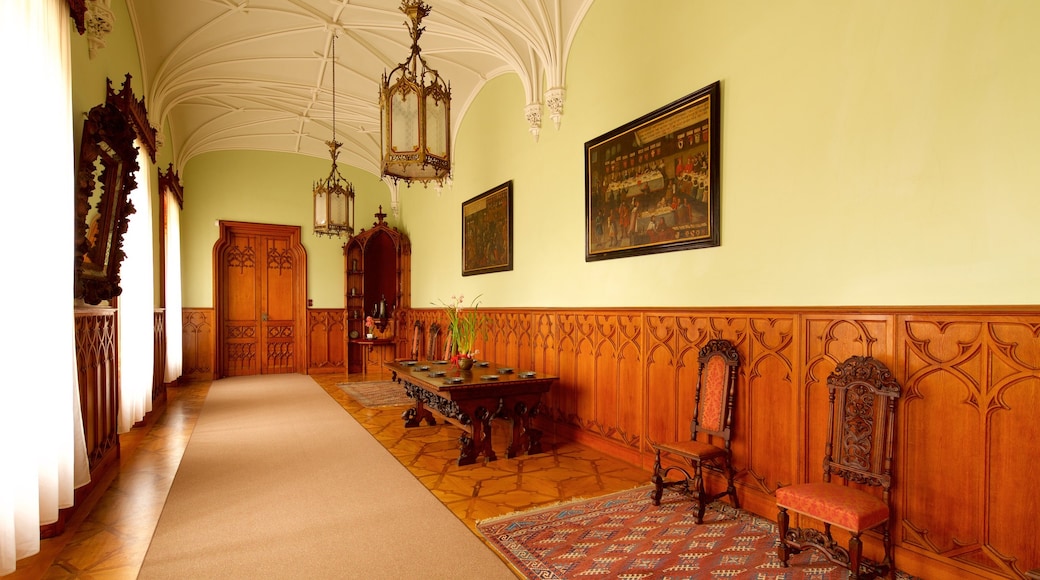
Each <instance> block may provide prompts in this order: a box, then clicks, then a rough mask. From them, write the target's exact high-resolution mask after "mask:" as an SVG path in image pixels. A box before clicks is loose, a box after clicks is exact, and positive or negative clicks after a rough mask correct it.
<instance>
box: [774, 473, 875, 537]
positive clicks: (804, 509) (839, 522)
mask: <svg viewBox="0 0 1040 580" xmlns="http://www.w3.org/2000/svg"><path fill="white" fill-rule="evenodd" d="M776 505H777V506H779V507H785V508H787V509H789V510H792V511H796V512H798V513H801V514H805V515H807V516H810V517H813V518H815V519H818V520H820V521H824V522H828V523H830V524H833V525H835V526H838V527H839V528H844V529H846V530H849V531H850V532H859V531H862V530H869V529H871V528H873V527H874V526H876V525H878V524H880V523H882V522H884V521H885V520H887V519H888V504H886V503H885V502H883V501H881V499H879V498H877V497H875V496H873V495H871V494H869V493H867V492H865V491H860V490H858V489H855V488H851V487H845V486H844V485H840V484H837V483H806V484H801V485H791V486H788V487H781V488H780V489H778V490H776Z"/></svg>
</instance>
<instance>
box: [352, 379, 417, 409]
mask: <svg viewBox="0 0 1040 580" xmlns="http://www.w3.org/2000/svg"><path fill="white" fill-rule="evenodd" d="M336 386H337V387H339V388H341V389H343V391H344V392H345V393H347V394H348V395H350V396H351V397H352V398H353V399H354V400H355V401H357V402H359V403H361V404H362V405H364V406H366V407H368V408H373V407H399V406H401V405H411V404H412V403H413V401H412V399H409V398H408V395H406V394H404V387H402V386H401V385H400V384H398V383H394V382H391V381H372V382H368V383H337V384H336Z"/></svg>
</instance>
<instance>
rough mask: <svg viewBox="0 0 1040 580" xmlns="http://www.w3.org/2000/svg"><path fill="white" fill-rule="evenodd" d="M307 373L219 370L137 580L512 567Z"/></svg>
mask: <svg viewBox="0 0 1040 580" xmlns="http://www.w3.org/2000/svg"><path fill="white" fill-rule="evenodd" d="M515 577H516V576H515V575H514V574H513V573H512V572H511V571H510V569H509V567H508V566H507V565H506V564H505V563H504V562H502V560H501V559H500V558H499V557H498V556H497V555H496V554H495V553H494V552H493V551H492V550H491V549H489V548H488V547H487V546H485V544H484V543H483V542H482V541H481V540H480V539H479V538H478V537H477V536H476V535H475V534H473V533H472V532H471V531H470V530H469V528H467V527H466V525H465V524H463V523H462V522H461V521H460V520H459V519H458V518H456V517H455V515H453V514H452V513H451V512H450V511H449V510H448V509H447V508H446V507H445V506H444V505H443V504H441V503H440V502H439V501H438V500H437V498H436V497H435V496H434V495H433V494H431V493H430V492H429V490H427V489H426V488H425V487H424V486H423V485H422V484H421V483H419V482H418V481H417V480H416V479H415V478H414V477H413V476H412V475H411V474H410V473H409V472H408V471H407V470H406V469H405V468H404V467H403V466H402V465H401V464H400V463H399V462H398V461H397V460H396V459H394V457H393V456H391V455H390V453H389V452H387V451H386V449H385V448H383V446H381V445H380V444H379V443H378V442H377V441H376V440H375V439H373V438H372V436H371V435H369V433H368V432H367V431H365V429H364V428H362V427H361V425H360V424H358V422H357V421H356V420H354V418H353V417H351V416H350V415H349V414H348V413H347V412H346V411H344V410H343V409H342V408H341V407H340V406H339V405H338V404H337V403H336V402H335V401H333V400H332V398H330V397H329V396H328V394H327V393H325V391H323V390H322V389H321V387H319V386H318V385H317V383H315V382H314V381H313V380H312V379H311V378H310V377H307V376H303V375H267V376H258V377H236V378H229V379H222V380H219V381H215V382H214V383H213V386H212V387H211V388H210V391H209V395H208V397H207V399H206V403H205V406H204V407H203V409H202V412H201V414H200V415H199V419H198V423H197V425H196V427H195V430H194V432H193V433H192V435H191V440H190V441H189V443H188V446H187V448H186V449H185V451H184V456H183V458H182V460H181V463H180V468H179V469H178V471H177V476H176V479H175V480H174V482H173V486H172V487H171V489H170V494H169V497H168V498H167V500H166V505H165V507H164V508H163V512H162V516H161V517H160V519H159V523H158V525H157V527H156V530H155V535H154V537H153V539H152V543H151V545H150V547H149V549H148V554H147V555H146V556H145V560H144V563H143V565H142V566H141V573H140V576H139V578H142V579H152V578H171V579H172V578H176V579H178V580H183V579H185V578H193V579H196V578H427V579H430V578H508V579H513V578H515Z"/></svg>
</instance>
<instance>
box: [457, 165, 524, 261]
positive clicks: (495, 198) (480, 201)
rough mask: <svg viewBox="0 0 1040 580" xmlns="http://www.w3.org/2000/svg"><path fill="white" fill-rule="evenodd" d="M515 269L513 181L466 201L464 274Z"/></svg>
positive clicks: (463, 214) (463, 208) (463, 228)
mask: <svg viewBox="0 0 1040 580" xmlns="http://www.w3.org/2000/svg"><path fill="white" fill-rule="evenodd" d="M512 269H513V182H512V181H507V182H505V183H503V184H502V185H499V186H498V187H494V188H492V189H490V190H488V191H485V192H484V193H482V194H480V195H478V196H476V197H474V198H472V199H470V200H467V201H464V202H463V203H462V275H463V276H472V275H474V274H488V273H490V272H503V271H506V270H512Z"/></svg>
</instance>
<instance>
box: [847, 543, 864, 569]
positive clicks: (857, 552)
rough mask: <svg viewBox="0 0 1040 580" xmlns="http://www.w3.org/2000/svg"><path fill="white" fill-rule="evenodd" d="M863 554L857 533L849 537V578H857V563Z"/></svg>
mask: <svg viewBox="0 0 1040 580" xmlns="http://www.w3.org/2000/svg"><path fill="white" fill-rule="evenodd" d="M862 555H863V542H862V541H860V539H859V534H855V535H853V536H852V537H851V538H849V580H859V563H860V559H861V557H862Z"/></svg>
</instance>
